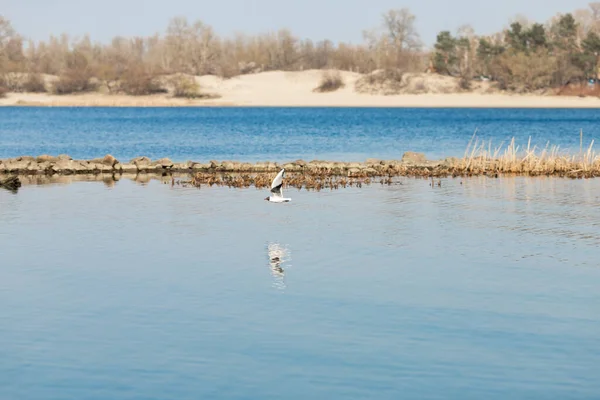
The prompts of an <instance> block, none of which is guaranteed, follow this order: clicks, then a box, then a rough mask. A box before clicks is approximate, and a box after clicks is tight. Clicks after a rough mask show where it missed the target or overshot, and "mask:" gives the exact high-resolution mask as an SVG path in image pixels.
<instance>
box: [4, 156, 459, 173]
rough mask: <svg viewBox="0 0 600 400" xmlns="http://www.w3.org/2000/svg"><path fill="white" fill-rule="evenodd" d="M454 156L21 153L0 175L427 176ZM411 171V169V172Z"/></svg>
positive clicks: (449, 164)
mask: <svg viewBox="0 0 600 400" xmlns="http://www.w3.org/2000/svg"><path fill="white" fill-rule="evenodd" d="M455 163H456V159H446V160H444V161H428V160H427V159H426V158H425V156H424V155H423V154H420V153H413V152H407V153H405V154H404V155H403V157H402V159H401V160H376V159H369V160H366V161H365V162H362V163H358V162H332V161H318V160H313V161H309V162H307V161H304V160H296V161H291V162H286V163H276V162H256V163H243V162H235V161H208V162H195V161H186V162H183V163H176V162H172V161H171V160H170V159H168V158H161V159H159V160H151V159H150V158H148V157H136V158H133V159H131V160H129V161H127V162H122V161H120V160H117V159H116V158H115V157H113V156H111V155H106V156H105V157H103V158H96V159H92V160H74V159H73V158H72V157H70V156H68V155H59V156H50V155H41V156H38V157H32V156H21V157H16V158H11V159H4V160H0V174H12V175H72V174H161V175H165V174H172V173H177V174H185V173H187V174H197V173H203V174H206V173H272V172H277V171H279V170H281V168H285V169H286V171H288V172H291V173H308V174H316V175H330V176H336V175H337V176H350V177H351V176H357V177H360V176H384V175H385V176H398V175H405V174H407V173H409V172H410V171H409V170H410V169H413V170H415V171H416V170H419V171H421V172H420V173H419V174H418V175H430V174H431V173H433V172H434V171H435V170H436V169H440V168H443V167H445V168H449V167H451V166H452V165H453V164H455ZM415 171H413V172H415Z"/></svg>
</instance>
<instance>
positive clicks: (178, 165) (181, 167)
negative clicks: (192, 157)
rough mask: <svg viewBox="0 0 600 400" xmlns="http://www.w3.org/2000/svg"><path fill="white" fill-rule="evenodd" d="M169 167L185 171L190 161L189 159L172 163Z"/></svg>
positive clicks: (188, 167) (189, 166) (189, 167)
mask: <svg viewBox="0 0 600 400" xmlns="http://www.w3.org/2000/svg"><path fill="white" fill-rule="evenodd" d="M171 169H172V170H174V171H187V170H188V169H191V163H190V162H189V161H186V162H183V163H175V164H173V167H172V168H171Z"/></svg>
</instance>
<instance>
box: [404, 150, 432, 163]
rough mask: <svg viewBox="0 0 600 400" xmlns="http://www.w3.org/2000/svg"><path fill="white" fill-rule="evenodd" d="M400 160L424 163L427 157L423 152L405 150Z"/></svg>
mask: <svg viewBox="0 0 600 400" xmlns="http://www.w3.org/2000/svg"><path fill="white" fill-rule="evenodd" d="M402 162H404V163H409V164H424V163H426V162H427V158H426V157H425V154H423V153H415V152H413V151H407V152H405V153H404V154H403V155H402Z"/></svg>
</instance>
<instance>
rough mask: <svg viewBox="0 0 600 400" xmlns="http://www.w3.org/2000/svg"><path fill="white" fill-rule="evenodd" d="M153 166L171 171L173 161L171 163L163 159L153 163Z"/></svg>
mask: <svg viewBox="0 0 600 400" xmlns="http://www.w3.org/2000/svg"><path fill="white" fill-rule="evenodd" d="M152 165H154V166H155V167H158V168H161V167H162V168H165V169H171V168H173V165H174V164H173V161H171V160H170V159H168V158H166V157H165V158H161V159H160V160H156V161H155V162H153V163H152Z"/></svg>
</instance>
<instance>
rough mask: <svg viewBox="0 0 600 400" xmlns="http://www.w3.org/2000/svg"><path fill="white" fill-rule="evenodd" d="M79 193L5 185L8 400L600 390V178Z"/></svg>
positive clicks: (4, 392) (77, 187) (74, 186)
mask: <svg viewBox="0 0 600 400" xmlns="http://www.w3.org/2000/svg"><path fill="white" fill-rule="evenodd" d="M78 179H80V178H75V177H72V178H69V179H66V178H65V179H63V178H60V179H57V180H56V181H55V182H44V180H43V179H42V180H32V181H31V182H30V183H31V184H24V185H23V186H22V187H21V188H20V189H19V191H18V193H17V194H16V195H15V194H11V193H10V192H7V191H0V316H1V320H2V322H1V323H0V399H2V400H4V399H5V398H6V399H28V400H59V399H60V400H62V399H91V398H97V397H98V396H101V397H102V398H110V399H115V400H125V399H131V398H134V397H135V398H145V399H146V398H147V399H150V398H156V399H171V398H177V399H187V398H203V399H204V398H206V399H216V400H221V399H228V400H229V399H240V398H247V397H248V393H252V395H253V398H259V399H264V400H271V399H281V398H285V399H290V400H296V399H297V400H304V399H306V398H315V399H321V398H327V399H335V400H337V399H344V400H346V399H366V398H377V399H386V400H387V399H390V400H391V399H398V398H407V399H440V400H441V399H489V400H504V399H513V398H514V399H523V398H535V399H566V398H569V399H570V398H577V399H591V398H597V397H598V393H600V381H599V380H598V376H600V363H598V356H597V354H598V348H600V308H599V307H600V306H599V305H600V292H599V291H598V282H600V268H598V260H599V259H600V231H599V230H598V227H599V226H600V207H598V204H600V198H599V196H600V179H589V180H570V179H560V178H539V179H538V178H536V179H529V178H499V179H491V178H485V177H476V178H472V179H446V180H443V181H442V185H441V186H435V187H433V188H432V187H431V186H429V181H428V180H424V179H410V178H403V179H401V180H402V182H403V185H390V186H388V185H379V184H372V185H370V186H367V185H364V186H363V187H362V188H346V189H339V190H322V191H320V192H315V191H311V192H307V191H305V190H301V191H297V192H295V194H294V199H295V201H294V202H293V203H290V204H289V206H286V207H274V206H273V205H272V204H269V203H268V202H265V201H262V198H263V196H262V195H260V192H257V190H256V189H254V188H249V189H229V188H227V187H206V188H203V189H201V190H199V189H195V188H190V187H181V186H178V185H175V186H173V187H172V186H171V185H170V184H169V183H170V180H169V179H168V178H167V179H166V180H162V179H159V180H154V179H151V180H149V181H148V182H147V184H145V185H143V186H142V185H140V184H139V183H137V182H133V181H131V180H128V179H121V180H119V181H116V182H114V185H111V187H110V188H109V187H107V186H105V184H103V183H102V182H103V181H104V180H103V179H96V180H98V182H96V183H89V182H79V181H77V180H78ZM461 181H462V184H461V183H460V182H461ZM69 182H72V183H70V184H67V183H69ZM44 183H48V184H44ZM165 183H166V184H165ZM290 250H293V253H294V254H293V264H294V267H293V268H290V264H291V258H292V257H291V251H290ZM267 263H268V264H267ZM267 268H268V270H267ZM295 271H301V272H302V273H298V274H296V273H294V272H295ZM267 280H268V281H267ZM282 291H283V292H285V295H281V292H282ZM98 388H102V394H101V395H100V394H99V393H98Z"/></svg>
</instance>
